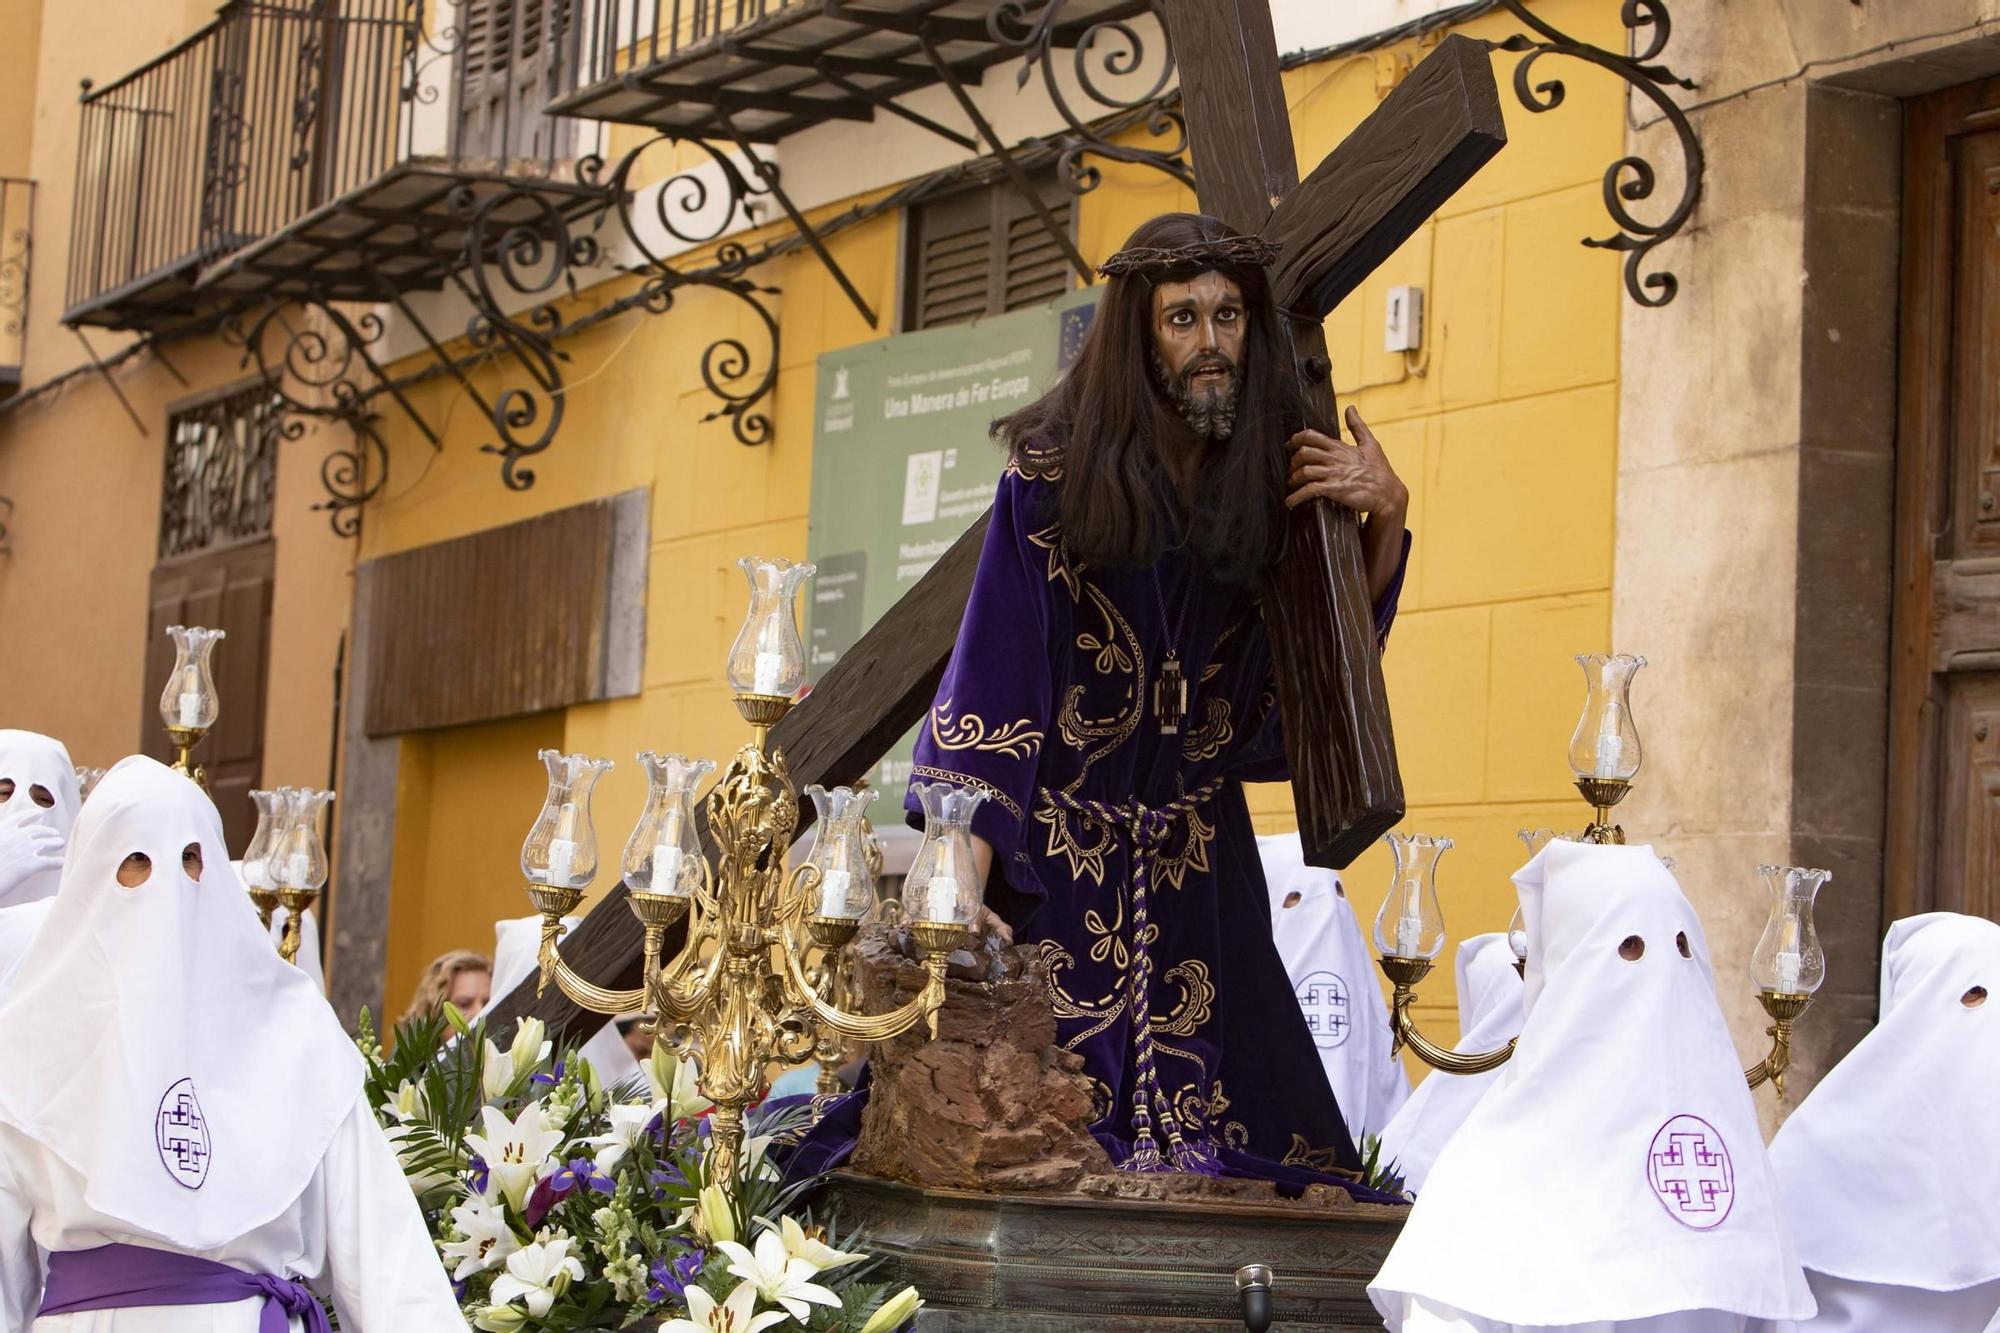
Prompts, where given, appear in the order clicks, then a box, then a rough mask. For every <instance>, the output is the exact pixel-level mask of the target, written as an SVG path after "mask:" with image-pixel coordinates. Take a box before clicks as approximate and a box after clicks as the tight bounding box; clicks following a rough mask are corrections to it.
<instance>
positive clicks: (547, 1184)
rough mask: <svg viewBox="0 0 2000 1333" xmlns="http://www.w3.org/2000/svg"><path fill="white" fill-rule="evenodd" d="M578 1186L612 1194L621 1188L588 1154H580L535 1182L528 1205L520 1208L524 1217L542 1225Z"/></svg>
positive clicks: (535, 1224)
mask: <svg viewBox="0 0 2000 1333" xmlns="http://www.w3.org/2000/svg"><path fill="white" fill-rule="evenodd" d="M579 1187H580V1188H582V1189H586V1190H589V1191H590V1192H591V1193H593V1194H611V1193H615V1192H616V1191H617V1188H618V1187H617V1185H616V1183H614V1182H613V1181H612V1179H611V1177H610V1176H607V1175H605V1174H604V1173H603V1172H602V1171H600V1170H598V1169H597V1163H595V1162H593V1161H591V1160H590V1159H589V1158H588V1157H578V1158H575V1159H574V1160H572V1161H571V1162H569V1164H568V1165H566V1166H564V1167H563V1168H562V1169H561V1170H559V1171H557V1172H556V1173H555V1174H554V1175H552V1176H550V1177H549V1178H548V1179H546V1180H544V1181H542V1182H541V1183H540V1184H538V1185H536V1186H535V1192H534V1193H533V1194H530V1195H529V1196H528V1203H527V1206H526V1207H525V1208H523V1209H522V1210H521V1220H522V1221H523V1222H526V1223H527V1224H528V1225H529V1226H531V1227H538V1226H540V1225H541V1224H542V1219H543V1218H546V1217H547V1216H548V1215H549V1213H550V1211H551V1210H553V1209H554V1208H555V1206H556V1205H557V1204H558V1203H560V1202H562V1199H563V1196H565V1195H567V1194H569V1193H570V1192H571V1191H573V1190H576V1189H578V1188H579Z"/></svg>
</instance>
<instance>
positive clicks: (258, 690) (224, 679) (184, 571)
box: [139, 538, 275, 856]
mask: <svg viewBox="0 0 2000 1333" xmlns="http://www.w3.org/2000/svg"><path fill="white" fill-rule="evenodd" d="M274 550H275V547H274V543H273V542H272V541H271V540H270V539H269V538H265V539H263V540H261V541H251V542H243V543H239V544H237V545H234V546H224V547H219V548H214V549H210V550H206V551H202V552H200V553H199V554H195V555H189V556H183V557H180V558H178V559H174V560H167V561H162V562H161V563H160V564H158V565H156V566H155V567H154V569H153V582H152V596H151V599H150V601H151V608H152V609H151V614H150V615H149V617H148V622H147V626H146V680H145V695H144V700H143V704H144V707H143V708H142V710H141V712H140V715H139V716H140V725H139V744H140V751H141V753H144V754H149V755H151V756H153V757H154V758H155V759H158V760H160V761H161V762H163V763H169V764H170V763H172V762H173V761H174V749H173V746H172V745H171V744H170V743H169V742H168V740H167V735H166V729H165V727H164V726H163V725H162V723H161V721H160V691H161V690H162V689H163V688H164V687H165V685H166V681H167V677H168V675H169V674H170V673H171V672H172V671H173V666H174V646H173V640H172V639H170V638H169V637H168V636H167V626H169V625H206V626H208V627H210V628H212V629H220V630H223V631H224V632H225V633H226V634H227V635H228V637H227V638H225V639H224V640H223V641H222V642H221V643H219V644H217V645H216V646H215V656H214V658H213V659H212V662H213V666H214V670H215V692H216V694H217V695H218V696H219V697H220V699H221V701H222V714H221V716H220V718H218V719H217V721H216V724H215V730H213V731H211V732H210V733H209V734H208V737H207V738H206V739H205V740H203V741H202V743H201V746H200V748H198V749H197V750H196V751H195V759H196V760H197V762H199V763H200V764H201V766H202V767H203V768H205V769H207V770H208V793H209V795H210V796H211V797H213V798H214V799H215V807H216V809H218V810H220V811H221V812H222V829H223V833H224V834H225V836H226V837H227V838H228V841H229V852H230V855H231V856H241V855H242V854H243V849H244V847H245V846H247V845H248V844H249V841H250V835H251V833H253V832H254V831H255V830H256V827H257V812H256V811H255V810H254V809H253V808H252V806H251V803H250V795H249V793H250V789H251V788H252V787H255V786H257V785H258V783H259V782H260V781H261V780H262V778H263V773H264V696H265V673H266V671H267V670H268V668H269V665H270V658H271V653H270V631H271V581H272V574H273V571H274V560H273V556H274Z"/></svg>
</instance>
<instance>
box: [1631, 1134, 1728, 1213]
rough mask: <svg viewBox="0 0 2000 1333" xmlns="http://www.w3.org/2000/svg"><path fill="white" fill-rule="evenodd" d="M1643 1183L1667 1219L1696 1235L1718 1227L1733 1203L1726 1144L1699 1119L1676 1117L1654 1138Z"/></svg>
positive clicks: (1647, 1155) (1647, 1153)
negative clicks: (1665, 1211) (1650, 1190)
mask: <svg viewBox="0 0 2000 1333" xmlns="http://www.w3.org/2000/svg"><path fill="white" fill-rule="evenodd" d="M1646 1183H1647V1184H1648V1185H1650V1186H1651V1187H1652V1190H1653V1196H1654V1197H1655V1198H1657V1199H1658V1200H1659V1201H1660V1206H1661V1207H1662V1208H1665V1209H1666V1210H1667V1216H1669V1217H1671V1218H1673V1219H1674V1221H1676V1222H1679V1223H1680V1224H1681V1225H1682V1226H1685V1227H1693V1228H1694V1229H1695V1230H1696V1231H1707V1230H1709V1229H1710V1228H1713V1227H1719V1226H1721V1225H1722V1223H1723V1221H1724V1220H1725V1219H1726V1218H1727V1217H1728V1216H1729V1210H1730V1208H1731V1207H1732V1206H1733V1205H1734V1204H1735V1202H1736V1168H1735V1166H1734V1164H1733V1163H1731V1162H1730V1160H1729V1145H1728V1144H1726V1143H1724V1142H1723V1141H1722V1135H1721V1134H1720V1133H1718V1132H1717V1131H1716V1128H1715V1126H1714V1125H1711V1124H1709V1123H1708V1122H1707V1121H1706V1120H1703V1119H1702V1118H1701V1117H1700V1116H1698V1115H1677V1116H1675V1117H1674V1118H1673V1119H1672V1120H1669V1121H1668V1122H1667V1123H1666V1124H1664V1125H1661V1126H1660V1132H1659V1133H1657V1134H1655V1135H1653V1145H1652V1147H1651V1148H1649V1149H1647V1151H1646Z"/></svg>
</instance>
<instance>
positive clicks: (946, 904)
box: [922, 875, 959, 925]
mask: <svg viewBox="0 0 2000 1333" xmlns="http://www.w3.org/2000/svg"><path fill="white" fill-rule="evenodd" d="M924 890H925V892H924V914H923V918H922V919H923V920H925V921H936V922H939V923H941V924H944V925H957V924H959V919H958V879H957V877H956V876H953V875H932V876H931V878H930V882H929V883H928V884H926V885H925V886H924Z"/></svg>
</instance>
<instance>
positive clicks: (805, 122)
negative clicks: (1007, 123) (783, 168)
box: [548, 0, 1151, 143]
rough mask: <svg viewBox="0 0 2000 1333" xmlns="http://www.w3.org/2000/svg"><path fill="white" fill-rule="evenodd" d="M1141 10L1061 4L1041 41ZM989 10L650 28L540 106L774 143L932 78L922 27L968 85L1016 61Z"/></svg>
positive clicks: (878, 7) (921, 5)
mask: <svg viewBox="0 0 2000 1333" xmlns="http://www.w3.org/2000/svg"><path fill="white" fill-rule="evenodd" d="M1150 7H1151V6H1150V5H1149V4H1148V3H1147V0H1070V3H1069V4H1067V5H1065V6H1064V7H1063V10H1062V15H1061V22H1060V23H1059V24H1058V25H1056V28H1055V30H1054V31H1053V33H1052V34H1051V38H1050V45H1052V46H1056V47H1063V46H1073V45H1075V44H1076V42H1077V41H1079V40H1081V39H1082V37H1083V35H1084V34H1085V33H1086V32H1088V31H1089V30H1090V29H1091V28H1092V27H1094V26H1096V25H1098V24H1101V23H1105V22H1108V21H1114V20H1118V19H1125V18H1131V17H1134V16H1136V15H1138V14H1142V13H1145V12H1147V11H1148V10H1149V9H1150ZM994 12H995V10H994V5H993V0H805V2H804V3H803V4H799V3H794V4H792V5H789V6H787V7H786V8H784V9H782V10H780V11H778V12H776V13H773V14H771V15H769V16H768V17H765V18H762V19H758V20H755V21H752V22H750V23H746V24H744V25H742V26H740V27H734V28H730V29H728V30H726V31H724V32H721V33H718V34H715V35H713V36H709V37H706V38H704V39H702V40H700V41H697V42H693V43H691V44H688V45H683V46H679V47H677V48H675V47H672V46H670V44H669V43H668V42H667V41H666V40H664V39H661V38H654V37H652V36H650V35H649V36H647V37H643V38H641V39H639V40H638V41H634V42H627V43H625V44H624V45H623V46H622V47H621V48H620V49H619V50H618V51H616V52H615V53H600V63H601V65H602V66H603V67H604V68H603V70H602V71H601V72H602V73H604V74H606V75H608V77H602V78H599V79H598V80H597V81H595V82H592V83H590V84H588V85H586V86H585V87H583V88H581V89H579V90H578V91H576V92H574V93H571V94H569V95H567V96H565V97H562V98H558V99H557V100H555V101H553V102H551V103H550V104H549V106H548V110H549V112H550V114H552V115H562V116H574V117H577V118H580V119H585V120H605V121H616V122H620V123H623V124H630V125H648V126H652V127H654V128H656V129H659V130H663V131H666V132H668V133H670V134H676V135H682V136H686V137H692V138H707V139H716V140H722V141H727V140H729V139H731V138H733V137H740V138H742V139H743V140H745V141H747V142H750V143H775V142H777V141H778V140H779V139H782V138H784V137H785V136H786V135H788V134H796V133H798V132H799V131H800V130H805V129H810V128H811V127H812V126H815V125H819V124H823V123H824V122H826V121H830V120H857V121H865V120H870V119H872V118H873V117H874V114H875V112H876V110H877V109H879V108H880V105H881V103H883V102H887V101H889V100H891V99H894V98H897V97H901V96H903V95H904V94H907V93H910V92H913V91H915V90H916V89H919V88H923V87H926V86H928V85H930V84H933V83H936V82H938V81H939V78H940V75H939V71H938V70H937V68H936V66H935V65H933V64H932V62H931V60H930V59H929V57H928V56H927V54H926V53H925V50H924V44H923V38H924V36H926V35H928V36H929V38H930V40H931V42H932V43H933V45H934V47H935V49H936V51H937V52H938V54H939V57H940V58H941V60H942V61H943V63H944V64H946V65H947V66H949V67H950V68H951V69H952V70H953V71H954V72H955V74H956V75H957V77H959V78H960V79H962V80H964V81H966V82H976V81H977V80H978V78H979V75H980V74H981V73H982V72H983V71H984V70H986V69H988V68H990V67H991V66H994V65H997V64H1001V63H1003V62H1005V61H1009V60H1018V59H1020V58H1021V57H1022V56H1023V55H1025V54H1027V52H1028V51H1029V50H1030V49H1031V46H1030V45H1029V44H1026V43H1022V44H1016V43H1014V42H1009V41H1006V40H1003V39H1002V38H1000V37H997V36H996V35H995V34H994V33H993V32H992V31H991V30H990V29H989V28H988V26H987V19H988V16H989V15H991V14H993V13H994ZM1022 35H1023V36H1025V34H1022ZM614 68H615V69H616V70H618V71H619V72H617V73H611V72H610V71H611V70H612V69H614Z"/></svg>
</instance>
